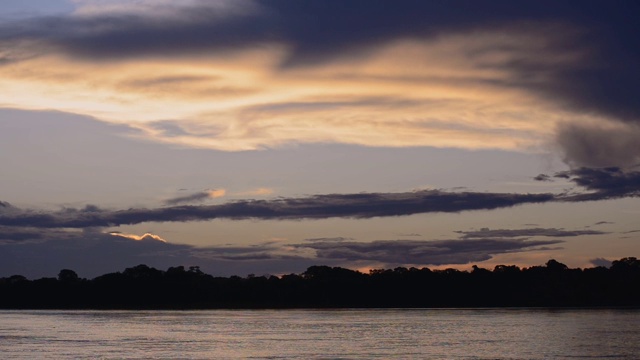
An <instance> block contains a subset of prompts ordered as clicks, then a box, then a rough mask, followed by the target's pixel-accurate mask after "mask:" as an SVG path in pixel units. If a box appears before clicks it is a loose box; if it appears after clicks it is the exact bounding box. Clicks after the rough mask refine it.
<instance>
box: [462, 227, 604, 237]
mask: <svg viewBox="0 0 640 360" xmlns="http://www.w3.org/2000/svg"><path fill="white" fill-rule="evenodd" d="M456 233H458V234H462V237H461V238H462V239H483V238H515V237H531V236H546V237H573V236H582V235H602V234H608V233H606V232H603V231H596V230H564V229H556V228H533V229H494V230H491V229H488V228H483V229H480V230H479V231H456Z"/></svg>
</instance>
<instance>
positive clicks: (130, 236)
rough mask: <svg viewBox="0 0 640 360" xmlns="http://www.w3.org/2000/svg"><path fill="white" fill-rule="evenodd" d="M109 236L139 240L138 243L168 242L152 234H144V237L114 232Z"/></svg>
mask: <svg viewBox="0 0 640 360" xmlns="http://www.w3.org/2000/svg"><path fill="white" fill-rule="evenodd" d="M109 235H112V236H119V237H123V238H126V239H131V240H137V241H147V240H155V241H161V242H165V243H166V242H167V241H166V240H165V239H163V238H161V237H160V236H159V235H155V234H151V233H144V234H143V235H136V234H124V233H121V232H119V231H112V232H110V233H109Z"/></svg>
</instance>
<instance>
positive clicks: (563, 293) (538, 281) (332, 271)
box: [0, 257, 640, 309]
mask: <svg viewBox="0 0 640 360" xmlns="http://www.w3.org/2000/svg"><path fill="white" fill-rule="evenodd" d="M516 306H517V307H602V306H632V307H637V306H640V260H638V259H636V258H633V257H629V258H623V259H620V260H616V261H614V262H613V263H612V266H611V267H610V268H605V267H594V268H587V269H569V268H568V267H567V266H566V265H564V264H562V263H559V262H557V261H555V260H549V261H548V262H547V263H546V265H545V266H534V267H529V268H522V269H521V268H519V267H517V266H515V265H498V266H496V267H495V268H494V269H493V270H492V271H491V270H487V269H482V268H479V267H477V266H474V267H473V270H472V271H459V270H455V269H446V270H430V269H428V268H422V269H417V268H409V269H407V268H404V267H398V268H395V269H393V270H372V271H370V272H369V273H368V274H364V273H360V272H358V271H353V270H349V269H344V268H340V267H328V266H312V267H310V268H308V269H307V271H305V272H304V273H302V274H290V275H284V276H280V277H277V276H268V277H267V276H253V275H249V276H247V277H246V278H241V277H238V276H231V277H228V278H226V277H214V276H211V275H208V274H205V273H203V272H202V271H201V270H200V269H199V268H198V267H190V268H189V269H185V268H184V267H182V266H179V267H171V268H169V269H168V270H167V271H162V270H158V269H154V268H152V267H148V266H146V265H138V266H135V267H132V268H128V269H126V270H124V271H123V272H116V273H110V274H106V275H102V276H99V277H97V278H95V279H92V280H87V279H80V278H79V277H78V276H77V275H76V273H75V272H74V271H72V270H68V269H65V270H62V271H60V273H59V275H58V278H42V279H38V280H28V279H26V278H25V277H23V276H20V275H14V276H11V277H8V278H0V308H4V309H218V308H347V307H349V308H371V307H377V308H385V307H399V308H403V307H516Z"/></svg>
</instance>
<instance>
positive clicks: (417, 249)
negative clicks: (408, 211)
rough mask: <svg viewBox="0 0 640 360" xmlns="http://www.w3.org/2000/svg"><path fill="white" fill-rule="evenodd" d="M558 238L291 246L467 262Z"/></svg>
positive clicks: (407, 260) (401, 260)
mask: <svg viewBox="0 0 640 360" xmlns="http://www.w3.org/2000/svg"><path fill="white" fill-rule="evenodd" d="M560 243H562V241H560V240H542V241H527V240H522V239H474V240H437V241H423V240H380V241H373V242H335V241H327V242H313V243H306V244H297V245H293V246H296V247H304V248H312V249H314V250H316V256H317V257H318V259H328V260H343V261H363V260H364V261H369V262H381V263H384V264H429V265H443V264H468V263H470V262H480V261H485V260H489V259H491V258H492V256H493V255H496V254H503V253H510V252H520V251H530V250H535V249H536V248H537V247H541V246H547V245H556V244H560Z"/></svg>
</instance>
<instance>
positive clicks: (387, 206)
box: [0, 190, 554, 228]
mask: <svg viewBox="0 0 640 360" xmlns="http://www.w3.org/2000/svg"><path fill="white" fill-rule="evenodd" d="M553 199H554V195H552V194H509V193H480V192H455V193H449V192H443V191H439V190H423V191H414V192H405V193H360V194H328V195H315V196H310V197H306V198H279V199H273V200H241V201H234V202H227V203H225V204H220V205H201V206H188V205H183V206H171V207H164V208H156V209H144V208H138V209H136V208H132V209H127V210H118V211H110V210H101V209H98V208H97V207H95V206H87V207H85V208H84V209H64V210H62V211H57V212H49V213H47V212H36V211H22V212H19V213H17V214H8V215H3V216H0V226H30V227H46V228H85V227H108V226H120V225H130V224H139V223H142V222H150V221H151V222H165V221H179V222H184V221H199V220H213V219H232V220H241V219H261V220H296V219H326V218H336V217H342V218H372V217H382V216H402V215H412V214H421V213H433V212H460V211H467V210H491V209H498V208H505V207H511V206H516V205H521V204H531V203H544V202H548V201H552V200H553Z"/></svg>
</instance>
